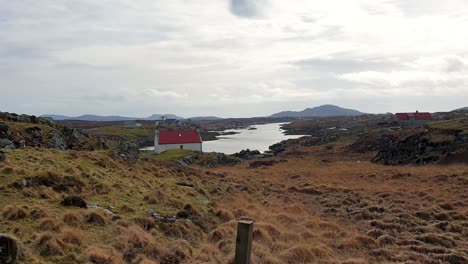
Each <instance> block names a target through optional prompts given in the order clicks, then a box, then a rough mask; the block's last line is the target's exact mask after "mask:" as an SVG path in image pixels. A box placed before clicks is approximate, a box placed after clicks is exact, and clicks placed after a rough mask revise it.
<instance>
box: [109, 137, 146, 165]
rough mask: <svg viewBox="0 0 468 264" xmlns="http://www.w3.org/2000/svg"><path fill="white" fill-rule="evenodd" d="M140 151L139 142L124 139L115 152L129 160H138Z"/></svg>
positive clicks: (116, 154) (119, 156)
mask: <svg viewBox="0 0 468 264" xmlns="http://www.w3.org/2000/svg"><path fill="white" fill-rule="evenodd" d="M139 152H140V150H139V148H138V145H137V144H135V143H131V142H127V141H122V142H120V144H119V146H118V148H117V150H116V151H115V152H114V156H115V157H116V158H121V159H123V160H125V161H128V162H136V161H137V160H138V158H139Z"/></svg>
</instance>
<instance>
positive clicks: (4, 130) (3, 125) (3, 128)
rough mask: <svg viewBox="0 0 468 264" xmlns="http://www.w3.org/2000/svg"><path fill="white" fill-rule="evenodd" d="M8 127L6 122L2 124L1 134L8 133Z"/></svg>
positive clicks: (0, 127)
mask: <svg viewBox="0 0 468 264" xmlns="http://www.w3.org/2000/svg"><path fill="white" fill-rule="evenodd" d="M7 132H8V125H7V124H6V123H5V122H0V133H7Z"/></svg>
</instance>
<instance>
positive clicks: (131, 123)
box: [125, 121, 141, 127]
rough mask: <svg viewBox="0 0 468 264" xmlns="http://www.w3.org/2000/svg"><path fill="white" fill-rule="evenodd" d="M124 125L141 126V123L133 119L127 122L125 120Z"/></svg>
mask: <svg viewBox="0 0 468 264" xmlns="http://www.w3.org/2000/svg"><path fill="white" fill-rule="evenodd" d="M125 126H126V127H141V124H140V123H137V122H135V121H129V122H125Z"/></svg>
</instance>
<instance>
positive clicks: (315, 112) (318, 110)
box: [270, 105, 364, 118]
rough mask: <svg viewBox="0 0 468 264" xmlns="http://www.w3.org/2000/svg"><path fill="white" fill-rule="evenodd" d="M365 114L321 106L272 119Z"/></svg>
mask: <svg viewBox="0 0 468 264" xmlns="http://www.w3.org/2000/svg"><path fill="white" fill-rule="evenodd" d="M363 114H364V113H362V112H359V111H358V110H354V109H346V108H341V107H339V106H336V105H321V106H317V107H314V108H306V109H304V110H302V111H284V112H279V113H276V114H273V115H271V116H270V117H273V118H278V117H328V116H358V115H363Z"/></svg>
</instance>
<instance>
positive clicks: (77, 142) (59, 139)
mask: <svg viewBox="0 0 468 264" xmlns="http://www.w3.org/2000/svg"><path fill="white" fill-rule="evenodd" d="M25 146H34V147H48V148H56V149H60V150H67V149H73V150H95V149H108V146H107V143H106V142H104V141H103V140H101V139H98V138H92V137H90V136H89V135H88V134H86V133H84V132H83V131H82V130H80V129H74V128H68V127H65V126H62V125H57V124H55V122H54V121H53V120H50V119H47V118H41V117H36V116H29V115H17V114H14V113H6V112H0V148H6V149H13V148H20V147H25Z"/></svg>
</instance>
